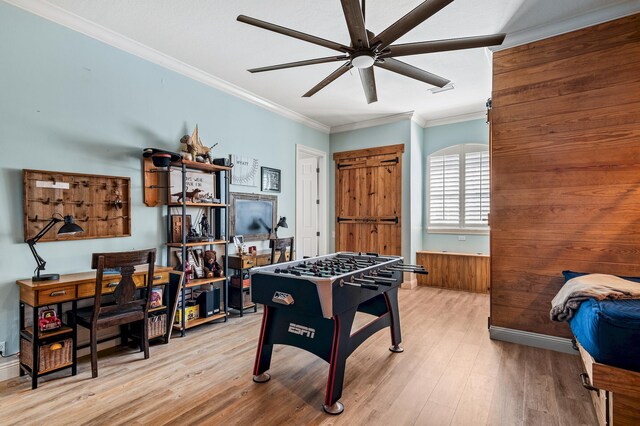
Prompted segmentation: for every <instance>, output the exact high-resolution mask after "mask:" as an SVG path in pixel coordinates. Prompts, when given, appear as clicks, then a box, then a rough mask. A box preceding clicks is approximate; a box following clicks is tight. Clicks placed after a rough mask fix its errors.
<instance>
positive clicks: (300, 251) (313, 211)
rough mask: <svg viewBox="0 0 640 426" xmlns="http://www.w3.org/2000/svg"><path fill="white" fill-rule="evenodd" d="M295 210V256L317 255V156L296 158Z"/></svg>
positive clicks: (318, 238)
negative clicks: (296, 213)
mask: <svg viewBox="0 0 640 426" xmlns="http://www.w3.org/2000/svg"><path fill="white" fill-rule="evenodd" d="M297 186H298V188H297V193H298V195H299V197H298V198H297V203H298V206H297V210H298V212H299V215H298V218H299V219H298V220H297V223H296V227H298V230H297V232H296V233H297V234H298V241H296V242H295V245H296V257H297V258H302V257H304V256H318V255H319V254H320V252H319V241H320V237H319V231H320V228H319V223H318V210H319V207H320V206H319V204H318V158H317V157H309V158H300V159H299V160H298V182H297Z"/></svg>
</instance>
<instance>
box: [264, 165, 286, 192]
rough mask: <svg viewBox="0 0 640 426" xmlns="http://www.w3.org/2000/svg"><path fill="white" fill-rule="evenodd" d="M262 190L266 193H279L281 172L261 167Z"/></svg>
mask: <svg viewBox="0 0 640 426" xmlns="http://www.w3.org/2000/svg"><path fill="white" fill-rule="evenodd" d="M261 176H262V190H263V191H266V192H280V188H281V171H280V169H273V168H271V167H262V169H261Z"/></svg>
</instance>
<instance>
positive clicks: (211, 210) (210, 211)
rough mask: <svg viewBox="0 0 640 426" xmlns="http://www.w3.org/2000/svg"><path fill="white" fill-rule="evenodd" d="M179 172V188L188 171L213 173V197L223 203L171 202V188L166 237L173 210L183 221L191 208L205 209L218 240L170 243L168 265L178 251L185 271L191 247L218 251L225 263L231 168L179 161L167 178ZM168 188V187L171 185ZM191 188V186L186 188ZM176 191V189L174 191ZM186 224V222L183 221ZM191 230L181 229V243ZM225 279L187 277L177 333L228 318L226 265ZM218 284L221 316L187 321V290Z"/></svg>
mask: <svg viewBox="0 0 640 426" xmlns="http://www.w3.org/2000/svg"><path fill="white" fill-rule="evenodd" d="M172 168H173V169H179V170H180V171H181V176H182V185H181V186H180V189H182V188H184V187H185V185H186V175H187V171H192V170H198V171H201V172H205V173H212V174H214V175H215V179H214V182H215V184H214V190H215V195H214V198H218V199H220V201H221V202H220V203H194V202H188V201H187V200H186V199H183V200H182V202H175V201H173V202H172V201H171V197H170V193H171V191H172V190H171V189H170V188H169V190H168V191H167V192H168V194H167V198H166V200H167V201H166V203H165V206H166V220H167V235H168V236H171V235H172V228H171V226H172V224H171V216H172V214H171V209H172V208H174V209H175V208H176V207H179V208H180V214H182V216H183V218H184V217H186V215H187V211H188V210H189V209H205V211H206V213H207V218H208V220H209V229H212V230H213V233H212V234H213V237H214V238H215V239H214V240H213V241H198V242H185V243H182V242H167V243H166V246H167V248H168V249H167V265H171V264H172V261H173V260H174V255H173V254H174V253H176V251H180V254H181V257H180V258H181V259H182V262H183V265H182V270H184V266H185V264H186V262H187V261H188V254H187V251H188V250H189V249H190V248H192V247H204V248H206V247H209V249H211V250H214V249H215V250H216V251H217V253H218V262H219V263H221V264H222V258H223V256H226V255H227V253H228V250H229V243H228V241H227V240H226V239H223V238H222V235H223V234H224V235H228V233H229V205H228V202H229V183H230V171H231V167H225V166H216V165H213V164H205V163H197V162H195V161H187V160H181V161H179V162H174V163H171V165H170V166H169V167H168V170H167V175H170V174H171V170H172ZM168 186H169V185H168ZM187 189H188V187H187ZM173 191H175V189H173ZM183 222H184V220H183ZM187 232H188V229H186V227H185V226H183V227H182V229H181V237H182V238H180V239H179V240H178V241H180V240H182V241H186V235H185V234H186V233H187ZM223 271H224V276H223V277H216V278H195V279H191V280H190V281H189V282H188V283H187V281H186V278H185V284H184V285H183V286H182V289H181V291H180V294H179V295H178V296H177V297H178V298H179V300H180V302H179V304H181V305H178V307H177V309H180V310H182V315H181V316H180V323H179V324H171V326H172V327H173V328H174V330H175V329H177V330H180V331H181V335H182V336H184V335H185V334H186V330H187V329H189V328H192V327H195V326H197V325H200V324H204V323H208V322H211V321H215V320H219V319H224V321H226V320H227V318H228V312H229V308H228V306H229V304H228V299H229V296H228V293H229V281H228V278H227V277H228V275H229V274H228V269H227V267H226V265H223ZM211 284H214V285H216V288H219V289H220V301H221V306H220V310H221V312H220V314H216V315H213V316H210V317H207V318H198V319H196V320H191V321H187V319H186V312H185V309H186V306H185V302H186V295H187V292H186V290H187V289H192V288H195V287H200V286H204V285H211Z"/></svg>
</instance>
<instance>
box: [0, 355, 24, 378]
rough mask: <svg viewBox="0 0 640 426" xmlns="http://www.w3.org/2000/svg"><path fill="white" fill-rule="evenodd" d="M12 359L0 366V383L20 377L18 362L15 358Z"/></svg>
mask: <svg viewBox="0 0 640 426" xmlns="http://www.w3.org/2000/svg"><path fill="white" fill-rule="evenodd" d="M12 358H13V359H11V360H9V361H7V362H3V363H2V364H0V382H3V381H5V380H9V379H13V378H14V377H18V376H19V375H20V361H19V360H18V357H17V356H16V357H15V358H14V357H12Z"/></svg>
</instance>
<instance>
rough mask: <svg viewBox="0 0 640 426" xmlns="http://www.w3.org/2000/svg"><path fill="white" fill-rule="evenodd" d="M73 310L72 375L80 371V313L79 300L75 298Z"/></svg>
mask: <svg viewBox="0 0 640 426" xmlns="http://www.w3.org/2000/svg"><path fill="white" fill-rule="evenodd" d="M71 310H72V311H73V315H72V317H73V320H72V322H73V323H72V324H71V329H72V330H73V331H72V332H71V341H72V344H73V347H72V348H71V362H72V364H71V375H72V376H75V375H76V374H77V373H78V324H77V323H76V314H77V313H78V302H77V301H76V300H74V301H73V302H71Z"/></svg>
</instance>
